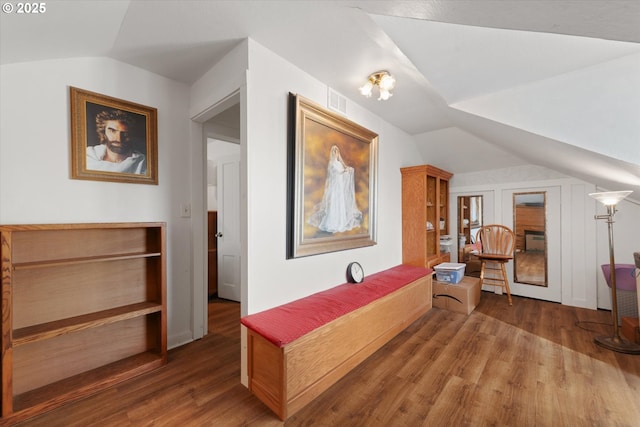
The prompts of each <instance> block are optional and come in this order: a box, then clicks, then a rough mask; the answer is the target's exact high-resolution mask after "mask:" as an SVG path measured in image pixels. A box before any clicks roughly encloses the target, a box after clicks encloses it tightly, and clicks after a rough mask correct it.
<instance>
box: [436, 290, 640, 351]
mask: <svg viewBox="0 0 640 427" xmlns="http://www.w3.org/2000/svg"><path fill="white" fill-rule="evenodd" d="M434 301H435V300H434ZM434 305H435V304H434ZM622 336H623V337H625V338H626V339H628V340H629V341H631V342H634V343H636V344H640V321H638V319H637V318H636V317H623V318H622Z"/></svg>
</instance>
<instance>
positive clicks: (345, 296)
mask: <svg viewBox="0 0 640 427" xmlns="http://www.w3.org/2000/svg"><path fill="white" fill-rule="evenodd" d="M431 275H432V270H430V269H426V268H421V267H414V266H410V265H398V266H396V267H393V268H390V269H388V270H385V271H382V272H379V273H375V274H372V275H370V276H367V277H366V278H365V280H364V281H363V282H362V283H360V284H351V283H345V284H342V285H339V286H336V287H334V288H331V289H327V290H325V291H322V292H318V293H315V294H313V295H309V296H307V297H304V298H301V299H299V300H296V301H292V302H290V303H287V304H284V305H281V306H278V307H274V308H271V309H268V310H265V311H262V312H259V313H255V314H251V315H248V316H244V317H243V318H242V319H241V324H242V326H243V327H244V328H246V331H247V375H248V387H249V389H250V390H251V391H252V392H253V393H254V394H255V395H256V396H257V397H258V398H259V399H260V400H262V401H263V402H264V403H265V404H266V405H267V406H268V407H269V408H271V409H272V410H273V411H274V412H275V413H276V414H277V415H278V416H279V417H280V418H281V419H283V420H284V419H286V418H287V417H289V416H290V415H292V414H293V413H295V412H296V411H298V410H299V409H301V408H302V407H303V406H305V405H306V404H307V403H309V402H310V401H311V400H313V399H314V398H315V397H316V396H318V395H319V394H320V393H322V392H323V391H324V390H326V389H327V388H328V387H330V386H331V385H332V384H334V383H335V382H336V381H337V380H339V379H340V378H342V377H343V376H344V375H346V374H347V373H348V372H349V371H350V370H351V369H353V368H354V367H355V366H357V364H359V363H360V362H361V361H363V360H364V359H366V358H367V357H368V356H370V355H371V354H373V352H375V351H376V350H377V349H379V348H380V347H381V346H383V345H384V344H385V343H387V342H388V341H389V340H390V339H392V338H393V337H395V336H396V335H397V334H398V333H399V332H401V331H402V330H404V329H405V328H406V327H407V326H408V325H409V324H410V323H412V322H413V321H415V320H416V319H418V318H419V317H420V316H422V315H423V314H425V313H426V312H427V311H428V310H429V309H430V308H431V306H432V304H431V296H432V295H431ZM347 343H348V345H345V344H347Z"/></svg>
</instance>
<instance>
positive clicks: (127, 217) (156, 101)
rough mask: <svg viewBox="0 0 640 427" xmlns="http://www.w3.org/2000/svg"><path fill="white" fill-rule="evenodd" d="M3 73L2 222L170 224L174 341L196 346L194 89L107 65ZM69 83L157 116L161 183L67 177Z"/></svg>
mask: <svg viewBox="0 0 640 427" xmlns="http://www.w3.org/2000/svg"><path fill="white" fill-rule="evenodd" d="M0 71H1V72H0V93H2V98H1V104H0V124H1V125H0V128H1V130H0V223H1V224H27V223H73V222H128V221H164V222H166V223H167V240H168V242H167V255H168V258H167V260H168V263H167V302H168V320H169V321H168V344H169V346H170V347H172V346H175V345H178V344H181V343H183V342H186V341H188V340H191V339H192V336H193V334H192V327H191V316H190V313H191V308H190V307H191V298H190V295H191V287H190V283H191V273H190V263H191V259H190V246H191V239H190V220H189V218H181V217H180V216H179V213H180V211H179V206H180V204H182V203H189V197H188V194H189V191H190V181H189V176H188V174H185V173H184V171H186V170H188V169H189V166H190V152H189V146H188V145H187V144H185V143H184V142H185V141H186V140H187V137H188V123H189V122H188V119H187V108H188V95H189V92H188V88H187V87H186V86H185V85H182V84H179V83H176V82H174V81H171V80H168V79H166V78H163V77H160V76H158V75H155V74H151V73H149V72H147V71H143V70H141V69H139V68H135V67H132V66H130V65H126V64H123V63H120V62H117V61H113V60H110V59H105V58H77V59H59V60H49V61H40V62H30V63H19V64H13V65H3V66H2V68H1V69H0ZM69 86H75V87H79V88H82V89H87V90H90V91H93V92H98V93H102V94H105V95H109V96H113V97H116V98H120V99H124V100H127V101H132V102H136V103H139V104H143V105H148V106H151V107H155V108H157V109H158V153H159V154H158V172H159V185H157V186H156V185H144V184H126V183H114V182H100V181H83V180H72V179H70V135H69V129H70V125H69V115H70V113H69V110H70V106H69ZM185 194H187V196H186V197H185Z"/></svg>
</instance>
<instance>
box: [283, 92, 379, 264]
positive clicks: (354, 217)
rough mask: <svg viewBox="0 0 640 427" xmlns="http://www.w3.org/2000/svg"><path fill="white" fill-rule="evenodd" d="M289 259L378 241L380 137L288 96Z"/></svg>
mask: <svg viewBox="0 0 640 427" xmlns="http://www.w3.org/2000/svg"><path fill="white" fill-rule="evenodd" d="M289 122H290V123H289V146H288V188H287V196H288V200H287V204H288V239H287V258H298V257H303V256H309V255H317V254H322V253H327V252H334V251H340V250H346V249H353V248H359V247H364V246H371V245H375V244H376V196H377V194H376V193H377V186H376V179H377V151H378V135H377V134H375V133H374V132H372V131H370V130H368V129H365V128H364V127H362V126H360V125H358V124H356V123H354V122H352V121H350V120H347V119H346V118H344V117H342V116H340V115H338V114H336V113H333V112H331V111H329V110H326V109H325V108H323V107H321V106H319V105H318V104H315V103H313V102H311V101H309V100H307V99H305V98H303V97H301V96H300V95H294V94H290V96H289Z"/></svg>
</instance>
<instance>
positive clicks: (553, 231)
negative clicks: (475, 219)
mask: <svg viewBox="0 0 640 427" xmlns="http://www.w3.org/2000/svg"><path fill="white" fill-rule="evenodd" d="M538 192H540V193H542V192H543V193H545V230H546V231H545V236H546V256H547V260H546V262H547V286H536V285H529V284H525V283H518V282H515V281H514V274H513V268H514V262H513V260H512V261H509V264H508V266H507V275H508V276H509V285H510V289H511V294H512V295H518V296H523V297H529V298H536V299H541V300H545V301H551V302H562V264H561V260H562V218H561V203H562V202H561V200H562V189H561V188H560V186H557V185H549V186H541V187H538V186H536V187H527V188H505V189H503V190H502V212H503V213H502V218H503V221H502V223H503V224H504V225H506V226H507V227H509V228H511V229H512V230H514V231H515V229H514V225H513V215H514V212H515V211H514V206H513V195H514V194H517V193H518V194H519V193H538Z"/></svg>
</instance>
